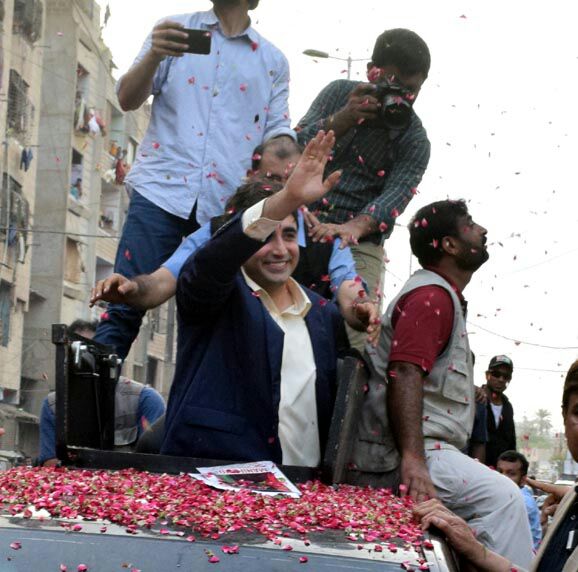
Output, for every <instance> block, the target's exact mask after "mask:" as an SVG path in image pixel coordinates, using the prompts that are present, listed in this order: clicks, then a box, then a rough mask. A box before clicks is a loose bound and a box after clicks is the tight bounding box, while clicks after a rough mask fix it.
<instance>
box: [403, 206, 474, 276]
mask: <svg viewBox="0 0 578 572" xmlns="http://www.w3.org/2000/svg"><path fill="white" fill-rule="evenodd" d="M468 214H469V213H468V207H467V205H466V202H465V201H464V200H462V199H460V200H457V201H450V200H445V201H437V202H435V203H431V204H429V205H427V206H425V207H422V208H421V209H419V210H418V211H417V213H415V215H414V216H413V218H412V219H411V222H410V223H409V226H408V228H409V243H410V245H411V251H412V252H413V254H414V256H415V257H416V258H417V259H418V260H419V263H420V264H421V265H422V266H434V265H436V264H437V263H438V262H439V261H440V260H441V259H442V257H443V252H444V251H443V248H442V239H443V238H444V236H458V234H459V224H458V222H459V219H460V218H461V217H464V216H468Z"/></svg>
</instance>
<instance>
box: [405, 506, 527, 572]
mask: <svg viewBox="0 0 578 572" xmlns="http://www.w3.org/2000/svg"><path fill="white" fill-rule="evenodd" d="M414 514H415V516H416V517H417V518H418V520H420V522H421V526H422V529H423V530H424V532H425V531H427V530H428V529H429V528H430V527H431V526H435V527H436V528H438V529H439V530H440V531H441V532H442V533H443V534H444V535H445V537H446V538H447V540H448V542H449V543H450V545H451V546H452V548H453V549H454V550H455V551H456V552H457V553H458V555H459V556H460V570H474V571H476V572H513V571H514V570H517V571H518V572H524V571H523V569H522V568H520V567H518V566H516V565H515V563H512V562H510V561H509V560H506V559H505V558H504V557H502V556H500V555H499V554H496V553H495V552H492V551H491V550H488V549H487V548H486V547H485V546H484V545H483V544H482V543H481V542H479V541H478V540H477V539H476V536H475V534H474V532H473V531H472V529H471V528H470V527H469V526H468V524H467V522H465V521H464V520H462V519H461V518H460V517H459V516H457V515H455V514H454V513H453V512H451V511H450V510H448V509H447V508H445V507H444V506H443V505H442V504H441V503H440V502H439V501H438V500H437V499H434V500H430V501H428V502H424V503H422V504H420V505H417V506H416V507H415V508H414Z"/></svg>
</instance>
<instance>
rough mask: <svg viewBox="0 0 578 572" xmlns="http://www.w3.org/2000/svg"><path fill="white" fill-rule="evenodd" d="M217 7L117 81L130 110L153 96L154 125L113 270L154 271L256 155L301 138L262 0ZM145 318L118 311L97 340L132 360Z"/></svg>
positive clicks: (179, 22) (155, 39)
mask: <svg viewBox="0 0 578 572" xmlns="http://www.w3.org/2000/svg"><path fill="white" fill-rule="evenodd" d="M212 3H213V9H212V10H210V11H208V12H197V13H193V14H183V15H179V16H174V17H171V18H170V19H168V20H164V21H162V22H160V23H158V24H157V25H156V26H155V27H154V29H153V31H152V33H151V34H150V35H149V37H148V38H147V39H146V41H145V43H144V45H143V48H142V50H141V52H140V54H139V55H138V56H137V58H136V60H135V63H134V64H133V66H132V67H131V69H130V70H129V71H128V72H127V73H126V74H125V75H124V76H123V77H122V78H121V79H120V81H119V83H118V88H117V89H118V98H119V102H120V105H121V107H122V108H123V109H124V110H130V109H137V108H138V107H140V106H141V105H142V104H143V103H144V102H145V101H146V100H147V99H148V98H149V97H150V96H151V95H152V96H153V97H154V100H153V104H152V112H151V119H150V124H149V126H148V129H147V132H146V135H145V137H144V140H143V142H142V144H141V146H140V148H139V152H138V155H137V157H136V160H135V163H134V165H133V166H132V169H131V171H130V173H129V174H128V175H127V177H126V185H127V188H128V189H129V192H131V195H132V197H131V204H130V208H129V211H128V215H127V219H126V222H125V226H124V229H123V234H122V238H121V241H120V244H119V248H118V252H117V256H116V262H115V272H118V273H119V274H122V275H123V276H126V277H129V278H131V277H133V276H137V275H141V274H148V273H150V272H153V271H154V270H156V269H157V268H158V267H159V266H160V265H161V264H162V263H163V262H164V261H165V260H166V259H167V258H168V257H169V256H170V255H171V254H172V253H173V252H174V251H175V250H176V248H177V247H178V246H179V244H180V243H181V240H182V238H183V237H184V236H187V235H188V234H190V233H191V232H194V231H195V230H196V229H198V228H199V225H202V224H204V223H206V222H208V221H209V220H210V219H211V218H212V217H214V216H217V215H220V214H222V212H223V208H224V205H225V203H226V201H227V199H228V198H229V196H230V195H232V194H233V193H234V192H235V189H236V188H237V186H238V185H239V182H240V181H241V180H242V178H243V176H244V175H245V173H246V171H247V170H248V169H249V167H250V164H251V155H252V150H253V148H254V147H255V146H256V145H258V144H259V143H261V142H263V141H265V140H268V139H271V138H274V137H280V136H289V137H292V138H293V137H294V132H293V131H292V130H291V129H290V120H289V114H288V106H287V97H288V91H289V87H288V85H289V66H288V63H287V60H286V58H285V56H284V55H283V54H282V53H281V52H280V51H279V50H278V49H277V48H276V47H275V46H273V44H271V43H270V42H268V41H267V40H266V39H265V38H263V37H262V36H261V35H260V34H258V33H257V32H256V31H255V29H254V28H253V27H252V26H251V19H250V18H249V10H252V9H254V8H256V7H257V5H258V3H259V0H212ZM143 314H144V312H143V311H139V310H136V309H133V308H130V307H128V306H125V305H112V306H111V307H110V308H109V310H108V312H107V316H108V317H107V319H106V320H104V321H102V322H101V324H100V325H99V328H98V332H97V335H96V337H95V339H96V341H98V342H101V343H105V344H110V345H113V346H115V347H116V348H117V351H118V352H119V355H120V356H121V357H122V358H124V357H125V356H126V351H127V345H126V344H124V343H123V340H126V339H134V338H135V337H136V335H137V334H138V330H139V328H140V324H141V321H142V317H143Z"/></svg>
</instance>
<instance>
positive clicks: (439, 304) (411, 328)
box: [387, 286, 454, 499]
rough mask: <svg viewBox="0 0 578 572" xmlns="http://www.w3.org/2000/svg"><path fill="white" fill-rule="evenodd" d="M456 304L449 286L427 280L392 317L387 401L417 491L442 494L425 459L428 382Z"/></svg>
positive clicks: (405, 472)
mask: <svg viewBox="0 0 578 572" xmlns="http://www.w3.org/2000/svg"><path fill="white" fill-rule="evenodd" d="M453 321H454V305H453V301H452V298H451V296H450V294H449V292H447V291H446V290H445V289H443V288H441V287H439V286H424V287H421V288H417V289H415V290H413V291H411V292H410V293H409V294H407V295H406V296H404V297H403V298H402V299H401V300H400V301H399V303H398V304H397V306H396V310H395V313H394V315H393V317H392V324H393V327H394V333H393V342H392V348H391V350H390V354H389V368H388V372H387V376H388V380H389V381H388V386H387V406H388V413H389V419H390V423H391V427H392V431H393V434H394V437H395V439H396V442H397V446H398V449H399V452H400V454H401V457H402V461H401V478H402V483H403V484H404V485H406V486H407V487H408V490H409V493H410V494H411V495H412V496H413V497H417V498H418V499H423V498H424V497H425V496H430V497H433V496H436V494H435V489H434V487H433V483H432V481H431V479H430V476H429V472H428V470H427V466H426V462H425V451H424V440H423V430H422V427H423V398H424V391H423V384H424V377H425V375H426V374H427V373H428V372H430V371H431V370H432V369H433V367H434V364H435V362H436V360H437V358H438V356H439V354H440V352H442V351H443V350H444V348H445V347H446V345H447V343H448V341H449V339H450V336H451V333H452V329H453Z"/></svg>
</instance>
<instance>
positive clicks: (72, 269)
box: [64, 238, 85, 284]
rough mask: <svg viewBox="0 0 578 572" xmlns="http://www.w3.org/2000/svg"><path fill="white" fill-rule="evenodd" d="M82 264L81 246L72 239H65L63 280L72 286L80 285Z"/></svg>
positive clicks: (82, 270) (82, 271) (83, 269)
mask: <svg viewBox="0 0 578 572" xmlns="http://www.w3.org/2000/svg"><path fill="white" fill-rule="evenodd" d="M84 271H85V268H84V263H83V261H82V245H81V244H80V242H78V241H76V240H73V239H72V238H67V239H66V265H65V268H64V279H65V280H66V281H68V282H72V283H73V284H80V282H81V281H82V274H83V273H84Z"/></svg>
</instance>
